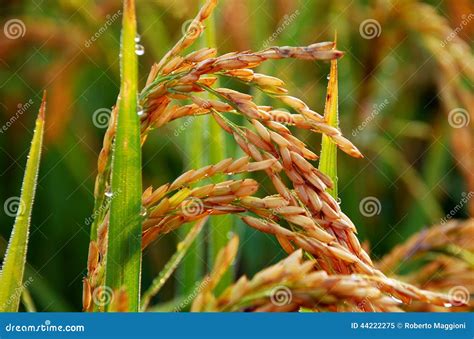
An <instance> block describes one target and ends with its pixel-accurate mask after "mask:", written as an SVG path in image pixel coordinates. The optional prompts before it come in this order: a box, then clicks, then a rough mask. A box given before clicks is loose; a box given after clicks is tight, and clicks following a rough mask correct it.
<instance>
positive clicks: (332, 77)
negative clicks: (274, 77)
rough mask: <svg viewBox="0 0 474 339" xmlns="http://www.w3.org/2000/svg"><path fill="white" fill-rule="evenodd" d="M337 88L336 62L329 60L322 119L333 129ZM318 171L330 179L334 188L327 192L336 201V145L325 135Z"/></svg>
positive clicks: (335, 122) (336, 106)
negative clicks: (329, 67) (329, 68)
mask: <svg viewBox="0 0 474 339" xmlns="http://www.w3.org/2000/svg"><path fill="white" fill-rule="evenodd" d="M337 87H338V83H337V60H331V70H330V72H329V83H328V88H327V94H326V105H325V107H324V118H325V120H326V122H327V123H328V124H329V125H331V126H333V127H335V128H338V127H339V112H338V88H337ZM319 170H320V171H321V172H323V173H325V174H326V175H328V176H329V177H330V178H331V180H332V182H333V183H334V186H333V188H331V189H329V190H328V192H329V193H330V194H331V195H332V196H333V197H334V198H336V199H337V195H338V192H337V145H336V144H335V143H333V142H332V141H331V139H330V138H329V137H327V136H326V135H323V138H322V146H321V158H320V160H319Z"/></svg>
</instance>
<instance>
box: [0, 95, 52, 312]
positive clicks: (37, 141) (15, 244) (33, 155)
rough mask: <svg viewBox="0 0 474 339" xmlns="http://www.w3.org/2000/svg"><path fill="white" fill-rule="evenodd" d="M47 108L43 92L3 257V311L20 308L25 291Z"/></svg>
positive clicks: (0, 309) (0, 282) (0, 279)
mask: <svg viewBox="0 0 474 339" xmlns="http://www.w3.org/2000/svg"><path fill="white" fill-rule="evenodd" d="M45 110H46V94H44V95H43V101H42V102H41V107H40V110H39V114H38V118H37V119H36V127H35V132H34V134H33V140H32V142H31V148H30V152H29V154H28V160H27V162H26V169H25V176H24V178H23V183H22V187H21V197H20V201H19V206H18V212H17V215H16V219H15V224H14V226H13V230H12V233H11V236H10V241H9V243H8V248H7V252H6V254H5V258H4V260H3V266H2V271H1V272H0V312H16V311H18V306H19V304H20V297H21V295H22V291H23V274H24V271H25V264H26V252H27V247H28V234H29V229H30V221H31V212H32V209H33V201H34V197H35V191H36V183H37V178H38V170H39V164H40V158H41V147H42V144H43V133H44V114H45Z"/></svg>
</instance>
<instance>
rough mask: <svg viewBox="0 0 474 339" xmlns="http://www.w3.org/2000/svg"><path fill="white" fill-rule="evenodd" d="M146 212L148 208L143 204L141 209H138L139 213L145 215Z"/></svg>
mask: <svg viewBox="0 0 474 339" xmlns="http://www.w3.org/2000/svg"><path fill="white" fill-rule="evenodd" d="M147 214H148V210H147V209H146V207H145V206H142V208H141V210H140V215H141V216H142V217H146V215H147Z"/></svg>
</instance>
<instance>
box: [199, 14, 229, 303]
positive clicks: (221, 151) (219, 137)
mask: <svg viewBox="0 0 474 339" xmlns="http://www.w3.org/2000/svg"><path fill="white" fill-rule="evenodd" d="M204 38H205V41H206V46H207V47H217V46H216V45H217V44H216V20H215V13H214V14H213V15H211V17H209V19H208V22H207V27H206V30H205V31H204ZM216 86H217V87H218V86H219V84H218V83H216ZM206 95H207V96H210V94H209V93H206ZM208 126H209V135H210V140H209V160H210V163H211V164H217V163H218V162H219V161H221V160H223V159H225V158H226V157H227V147H226V137H225V132H224V131H223V130H222V128H221V127H220V126H219V124H218V123H217V122H216V121H215V120H214V119H209V125H208ZM215 180H216V181H217V182H220V181H224V180H226V179H225V176H224V175H219V176H216V177H215ZM233 224H234V218H233V217H232V215H230V214H229V215H223V216H217V217H213V218H211V219H210V221H209V226H210V227H209V244H208V249H209V250H208V267H213V266H214V262H215V259H216V257H217V254H218V253H219V251H220V250H221V249H222V248H223V247H225V246H226V245H227V243H228V242H229V235H230V234H231V233H232V229H233ZM232 280H233V272H232V270H228V271H227V272H226V273H225V274H224V276H223V277H222V279H221V281H220V284H219V286H218V287H217V289H216V290H217V291H216V292H217V293H218V294H219V293H220V292H222V291H223V290H224V289H225V288H226V287H227V286H229V285H230V284H231V283H232Z"/></svg>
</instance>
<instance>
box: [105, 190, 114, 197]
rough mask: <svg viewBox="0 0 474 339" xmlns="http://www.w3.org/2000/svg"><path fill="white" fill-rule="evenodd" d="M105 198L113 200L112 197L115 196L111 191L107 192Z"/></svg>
mask: <svg viewBox="0 0 474 339" xmlns="http://www.w3.org/2000/svg"><path fill="white" fill-rule="evenodd" d="M105 196H106V197H107V198H112V196H113V193H112V191H110V190H107V191H105Z"/></svg>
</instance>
